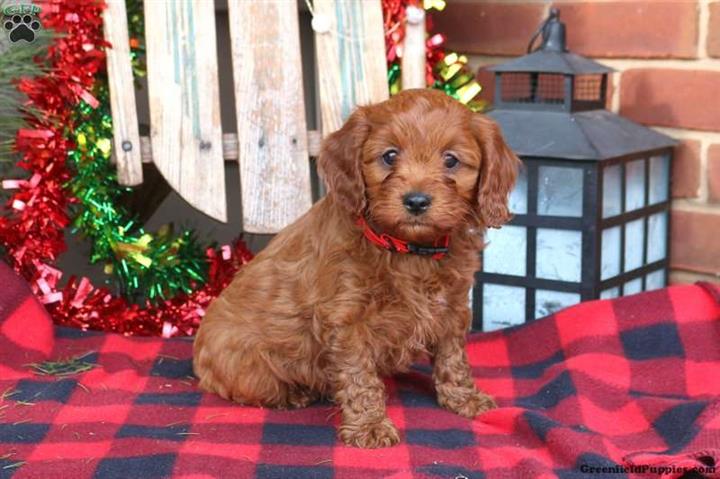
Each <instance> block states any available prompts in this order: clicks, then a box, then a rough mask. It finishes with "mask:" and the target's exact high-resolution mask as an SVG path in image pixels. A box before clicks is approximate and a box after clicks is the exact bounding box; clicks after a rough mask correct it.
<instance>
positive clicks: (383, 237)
mask: <svg viewBox="0 0 720 479" xmlns="http://www.w3.org/2000/svg"><path fill="white" fill-rule="evenodd" d="M356 224H357V225H358V226H361V227H362V229H363V234H364V235H365V237H366V238H367V239H368V241H370V242H371V243H375V244H376V245H378V246H380V247H381V248H383V249H386V250H388V251H394V252H396V253H404V254H417V255H422V256H432V259H442V258H444V257H445V255H447V253H448V245H449V244H450V236H449V235H445V236H443V237H442V238H440V239H438V240H436V241H435V242H434V243H433V245H432V246H424V245H419V244H415V243H408V242H407V241H403V240H401V239H398V238H395V237H393V236H390V235H389V234H386V233H382V234H377V233H376V232H375V231H373V229H372V228H371V227H370V225H368V224H367V221H365V218H363V217H362V216H361V217H360V218H358V220H357V222H356Z"/></svg>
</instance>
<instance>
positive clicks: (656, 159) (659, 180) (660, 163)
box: [649, 155, 670, 205]
mask: <svg viewBox="0 0 720 479" xmlns="http://www.w3.org/2000/svg"><path fill="white" fill-rule="evenodd" d="M669 177H670V157H669V156H668V155H660V156H653V157H652V158H650V187H649V188H650V192H649V193H650V204H651V205H654V204H655V203H661V202H663V201H666V200H667V199H668V185H669V181H668V180H669Z"/></svg>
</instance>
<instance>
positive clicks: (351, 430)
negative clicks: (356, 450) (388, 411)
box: [338, 418, 400, 449]
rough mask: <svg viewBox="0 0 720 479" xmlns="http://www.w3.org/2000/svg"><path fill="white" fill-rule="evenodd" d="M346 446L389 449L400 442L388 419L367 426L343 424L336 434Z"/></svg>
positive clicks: (396, 431) (395, 429) (393, 426)
mask: <svg viewBox="0 0 720 479" xmlns="http://www.w3.org/2000/svg"><path fill="white" fill-rule="evenodd" d="M338 435H339V436H340V439H341V440H342V441H343V442H344V443H345V444H347V445H348V446H354V447H360V448H364V449H375V448H378V447H390V446H394V445H395V444H397V443H398V442H400V435H399V434H398V430H397V428H396V427H395V425H394V424H393V423H392V421H390V419H388V418H385V419H383V420H382V421H379V422H373V423H368V424H359V425H356V424H343V425H342V426H340V431H339V433H338Z"/></svg>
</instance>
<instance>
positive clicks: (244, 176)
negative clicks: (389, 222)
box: [228, 0, 312, 233]
mask: <svg viewBox="0 0 720 479" xmlns="http://www.w3.org/2000/svg"><path fill="white" fill-rule="evenodd" d="M228 10H229V18H230V37H231V40H232V41H231V46H232V64H233V75H234V81H235V108H236V112H237V131H238V159H239V162H240V183H241V190H242V209H243V230H244V231H248V232H252V233H275V232H277V231H279V230H280V229H282V228H283V227H285V226H286V225H288V224H289V223H291V222H293V221H294V220H295V219H297V218H298V217H299V216H301V215H302V214H303V213H305V212H306V211H307V210H308V209H309V208H310V206H311V204H312V194H311V187H310V162H309V159H308V151H307V129H306V125H305V102H304V98H303V84H302V69H301V59H300V36H299V24H298V13H297V8H296V4H295V2H288V1H287V0H264V1H262V2H248V1H245V0H229V1H228Z"/></svg>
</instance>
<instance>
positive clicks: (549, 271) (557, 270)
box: [535, 228, 582, 282]
mask: <svg viewBox="0 0 720 479" xmlns="http://www.w3.org/2000/svg"><path fill="white" fill-rule="evenodd" d="M581 253H582V233H581V232H580V231H574V230H558V229H550V228H538V230H537V251H536V258H537V259H536V265H535V269H536V271H537V277H538V278H544V279H556V280H559V281H573V282H578V281H580V273H581V271H582V270H581V263H582V261H581V260H582V254H581Z"/></svg>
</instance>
